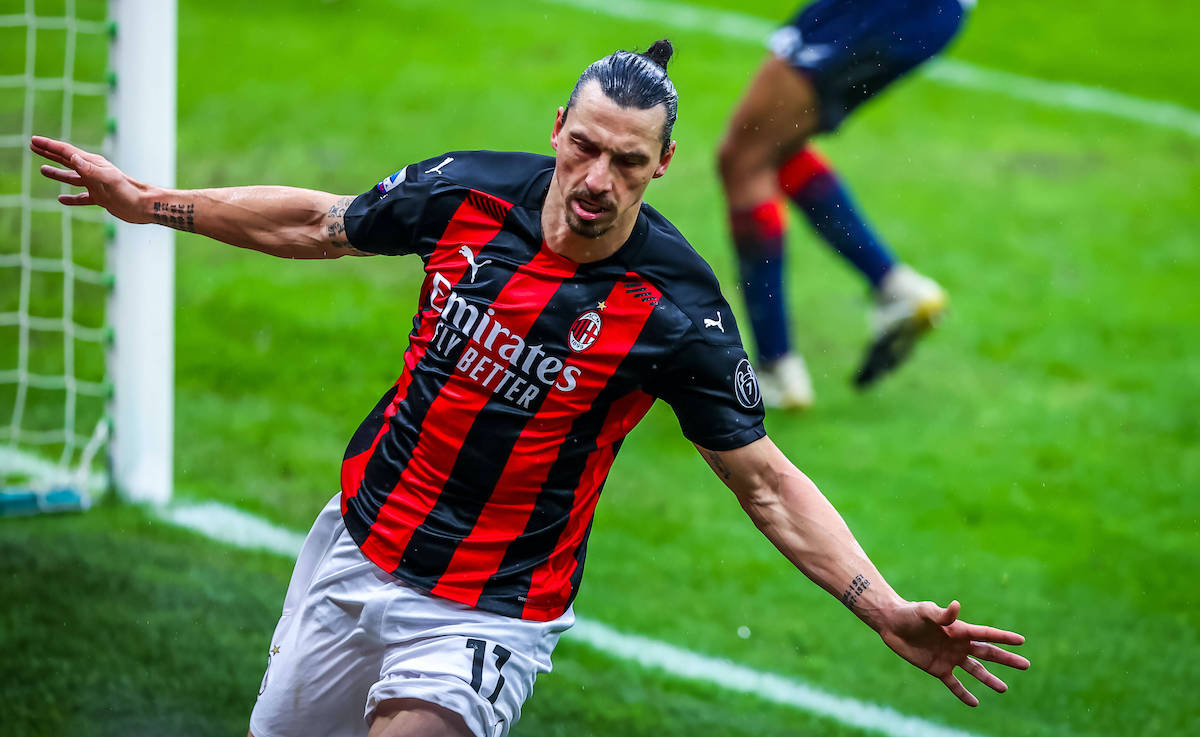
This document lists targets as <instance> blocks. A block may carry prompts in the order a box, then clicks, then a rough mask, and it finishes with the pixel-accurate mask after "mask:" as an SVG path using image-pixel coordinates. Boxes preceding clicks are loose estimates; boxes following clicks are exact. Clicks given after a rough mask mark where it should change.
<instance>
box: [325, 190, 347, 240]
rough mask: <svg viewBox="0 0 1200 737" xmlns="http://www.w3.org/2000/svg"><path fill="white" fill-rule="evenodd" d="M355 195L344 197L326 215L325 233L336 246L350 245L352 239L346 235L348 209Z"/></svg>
mask: <svg viewBox="0 0 1200 737" xmlns="http://www.w3.org/2000/svg"><path fill="white" fill-rule="evenodd" d="M353 201H354V198H353V197H342V198H341V199H339V200H338V201H337V202H335V203H333V206H332V207H330V208H329V213H328V214H327V215H326V216H325V220H326V224H325V235H326V236H328V237H329V242H330V243H331V244H333V245H335V246H349V245H350V239H349V238H348V237H347V236H346V211H347V210H349V209H350V203H351V202H353Z"/></svg>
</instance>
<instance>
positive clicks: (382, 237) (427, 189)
mask: <svg viewBox="0 0 1200 737" xmlns="http://www.w3.org/2000/svg"><path fill="white" fill-rule="evenodd" d="M427 163H428V162H418V163H416V164H411V165H409V166H406V167H405V168H403V169H401V170H400V171H398V172H396V173H395V174H393V175H391V176H390V177H388V178H387V179H384V180H383V181H382V182H380V183H379V184H376V185H375V186H374V187H372V188H371V189H369V190H367V191H366V192H364V193H363V194H360V195H359V196H358V197H356V198H354V202H352V203H351V204H350V208H349V209H348V210H347V211H346V237H347V238H348V239H349V240H350V245H352V246H354V247H355V248H357V249H358V250H360V251H366V252H368V253H377V254H382V255H387V256H396V255H401V254H408V253H420V252H421V250H422V248H421V223H422V220H423V215H424V212H425V207H426V205H427V204H428V202H429V199H430V197H431V196H432V194H433V192H432V188H433V184H434V182H435V181H436V177H432V176H427V175H425V174H423V173H422V172H423V171H424V170H425V169H427V168H429V167H428V166H425V164H427ZM436 163H437V162H436V161H434V164H436Z"/></svg>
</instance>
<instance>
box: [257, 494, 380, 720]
mask: <svg viewBox="0 0 1200 737" xmlns="http://www.w3.org/2000/svg"><path fill="white" fill-rule="evenodd" d="M331 507H332V509H331ZM331 507H330V506H327V507H326V509H325V511H323V512H322V513H321V515H320V516H318V518H317V522H316V523H315V524H314V525H313V529H312V531H311V532H310V533H309V536H308V537H307V538H306V539H305V543H304V548H303V550H302V552H301V554H300V557H299V558H298V560H297V564H296V570H295V572H294V573H293V575H292V581H291V584H290V585H289V587H288V593H287V598H286V599H285V604H284V610H283V614H282V616H281V617H280V619H279V624H278V625H277V626H276V628H275V632H274V634H273V635H272V637H271V642H270V646H269V650H268V655H267V669H266V672H265V673H264V674H263V680H262V685H261V686H260V688H259V694H258V700H257V702H256V703H255V706H254V710H253V712H252V713H251V717H250V731H251V732H252V733H253V734H254V735H255V737H289V736H290V735H308V734H322V735H337V736H339V737H363V736H364V735H366V733H367V723H366V721H365V720H364V719H363V704H364V703H366V698H367V693H368V691H369V690H370V688H371V685H372V684H374V683H375V681H376V680H377V678H378V675H379V663H380V661H381V658H382V649H381V648H380V646H379V643H378V642H377V641H374V642H373V641H372V638H371V637H370V633H369V631H368V630H369V627H368V626H366V624H367V623H369V621H370V619H371V617H372V608H373V607H374V608H375V609H376V610H377V609H378V608H379V607H378V605H376V604H373V602H374V601H375V599H376V598H377V597H376V596H375V592H376V590H377V588H378V582H377V578H376V576H375V575H374V572H373V570H372V569H373V564H371V563H370V562H369V561H367V560H366V559H365V558H363V557H362V555H361V553H358V552H357V546H354V543H353V541H352V540H350V539H349V535H347V534H346V533H345V525H344V524H342V521H341V517H340V510H338V509H337V504H336V498H335V501H334V502H331ZM347 543H348V545H347Z"/></svg>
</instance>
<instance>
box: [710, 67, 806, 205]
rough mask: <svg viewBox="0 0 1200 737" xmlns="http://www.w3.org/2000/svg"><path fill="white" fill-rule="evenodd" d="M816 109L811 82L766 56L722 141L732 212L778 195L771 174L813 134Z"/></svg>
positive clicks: (722, 170) (735, 110)
mask: <svg viewBox="0 0 1200 737" xmlns="http://www.w3.org/2000/svg"><path fill="white" fill-rule="evenodd" d="M818 121H819V106H818V101H817V96H816V92H815V90H814V89H813V86H812V84H811V83H810V82H809V81H808V79H806V78H805V77H804V76H802V75H800V74H798V73H797V72H796V70H794V69H792V68H791V67H790V66H789V65H788V63H787V62H786V61H784V60H782V59H780V58H778V57H775V56H769V57H768V58H767V60H766V61H765V62H763V64H762V66H760V67H759V69H758V71H757V72H756V73H755V75H754V79H753V80H752V81H751V82H750V86H749V87H748V88H747V90H746V92H745V94H744V95H743V96H742V99H741V100H740V101H739V102H738V105H737V107H736V108H734V111H733V115H732V116H731V118H730V121H729V126H728V128H727V129H726V131H725V137H724V139H723V140H722V142H721V155H720V160H721V176H722V179H723V181H724V184H725V186H726V190H727V192H726V195H727V196H728V197H729V198H730V204H731V206H733V207H734V208H735V209H739V208H741V207H748V206H752V205H756V204H758V203H760V202H763V201H765V200H767V199H770V198H773V197H776V196H777V195H778V185H777V184H776V177H775V171H776V170H777V169H778V168H779V166H780V165H781V164H782V163H783V162H784V161H786V160H787V159H789V158H791V157H792V156H793V155H795V154H796V153H797V152H799V151H800V150H801V149H802V148H804V144H805V143H806V142H807V140H808V138H809V136H811V135H812V134H813V133H815V132H816V130H817V126H818Z"/></svg>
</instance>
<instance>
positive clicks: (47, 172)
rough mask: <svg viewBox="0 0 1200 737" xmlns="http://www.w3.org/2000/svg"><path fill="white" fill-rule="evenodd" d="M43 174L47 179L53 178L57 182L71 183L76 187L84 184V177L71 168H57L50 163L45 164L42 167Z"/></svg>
mask: <svg viewBox="0 0 1200 737" xmlns="http://www.w3.org/2000/svg"><path fill="white" fill-rule="evenodd" d="M41 172H42V176H44V177H46V178H47V179H53V180H54V181H56V182H62V183H63V184H70V185H73V186H76V187H82V186H83V177H81V176H79V175H78V174H76V173H75V172H73V171H71V170H70V169H55V168H54V167H53V166H50V165H49V164H43V165H42V168H41Z"/></svg>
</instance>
